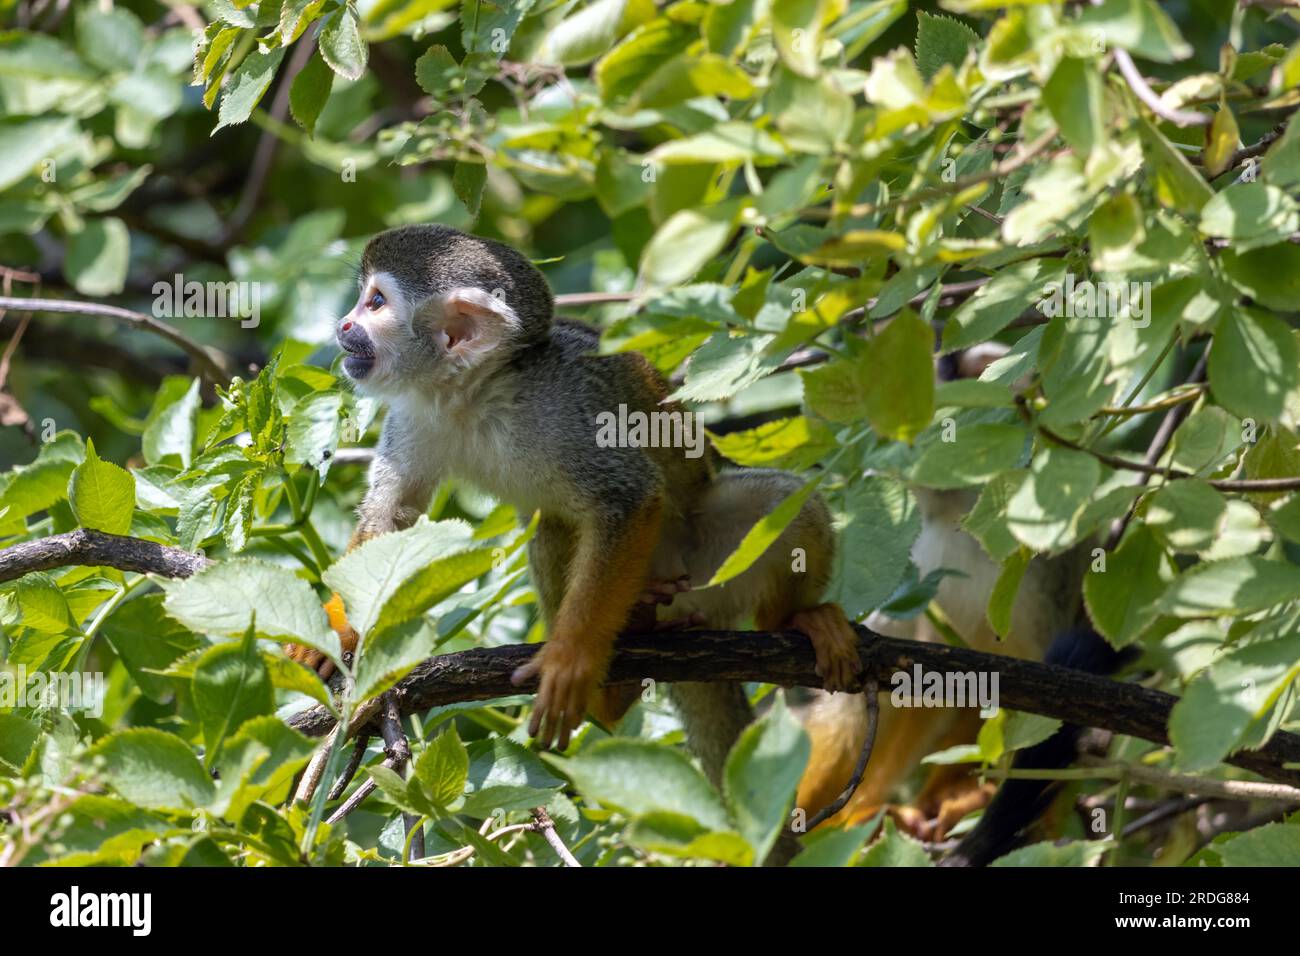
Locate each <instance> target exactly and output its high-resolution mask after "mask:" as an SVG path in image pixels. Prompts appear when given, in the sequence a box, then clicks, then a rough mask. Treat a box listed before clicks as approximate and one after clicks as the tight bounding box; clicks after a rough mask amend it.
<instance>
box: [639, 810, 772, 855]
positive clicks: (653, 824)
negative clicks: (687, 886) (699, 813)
mask: <svg viewBox="0 0 1300 956" xmlns="http://www.w3.org/2000/svg"><path fill="white" fill-rule="evenodd" d="M623 838H624V839H625V840H627V842H628V843H630V844H631V845H633V846H636V847H640V848H641V849H643V850H646V851H648V852H650V853H662V854H665V855H667V856H675V857H681V858H683V859H693V860H713V861H715V862H717V863H723V864H726V865H727V866H752V865H753V864H754V851H753V850H752V849H751V848H750V846H749V843H748V841H746V840H745V838H744V837H742V836H741V835H740V834H739V833H733V832H731V831H724V832H711V831H709V830H706V829H705V828H703V827H701V826H700V825H699V824H698V823H696V822H695V821H694V820H692V819H691V818H690V817H687V816H683V815H682V814H680V813H668V812H666V811H656V812H654V813H647V814H643V815H642V816H639V817H637V818H636V819H634V820H633V821H632V822H631V824H629V825H628V827H627V829H626V830H624V832H623Z"/></svg>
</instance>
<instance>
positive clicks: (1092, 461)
mask: <svg viewBox="0 0 1300 956" xmlns="http://www.w3.org/2000/svg"><path fill="white" fill-rule="evenodd" d="M1100 480H1101V465H1100V464H1099V463H1098V461H1097V459H1096V458H1093V457H1092V456H1091V455H1089V454H1086V453H1085V452H1081V451H1074V450H1073V449H1069V448H1060V447H1050V448H1046V449H1044V450H1043V451H1042V452H1040V453H1039V454H1038V455H1036V456H1035V457H1034V461H1033V464H1031V465H1030V468H1029V477H1028V478H1027V479H1026V480H1025V482H1024V483H1023V484H1022V485H1021V486H1020V487H1019V488H1018V489H1017V490H1016V492H1015V493H1014V494H1013V495H1012V496H1011V500H1010V501H1009V502H1007V523H1008V527H1009V528H1010V529H1011V533H1012V534H1013V535H1014V536H1015V538H1016V540H1017V541H1019V542H1020V543H1021V544H1024V545H1028V546H1029V547H1030V548H1032V549H1033V550H1035V551H1054V550H1056V549H1058V548H1061V547H1065V546H1067V545H1069V544H1071V543H1073V540H1074V536H1075V534H1076V533H1077V528H1076V527H1075V520H1076V517H1077V516H1078V514H1079V512H1080V510H1081V509H1082V508H1083V506H1084V505H1085V504H1086V503H1087V502H1088V500H1089V498H1091V497H1092V493H1093V491H1094V490H1095V489H1096V487H1097V483H1098V482H1099V481H1100Z"/></svg>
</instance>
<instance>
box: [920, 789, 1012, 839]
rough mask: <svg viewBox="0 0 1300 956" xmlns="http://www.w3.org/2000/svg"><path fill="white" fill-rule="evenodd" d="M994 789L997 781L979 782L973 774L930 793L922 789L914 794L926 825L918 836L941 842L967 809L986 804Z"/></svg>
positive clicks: (981, 806) (982, 806)
mask: <svg viewBox="0 0 1300 956" xmlns="http://www.w3.org/2000/svg"><path fill="white" fill-rule="evenodd" d="M927 789H929V788H927ZM996 792H997V786H996V785H994V784H993V783H992V782H988V783H980V782H979V780H978V779H977V778H976V777H975V776H974V775H973V774H971V775H968V776H966V777H963V778H961V779H958V780H953V781H951V782H950V783H949V784H948V785H947V786H945V787H944V788H942V789H939V790H936V791H935V792H933V793H926V792H925V791H922V793H921V794H920V795H919V796H918V797H917V803H918V804H919V809H920V811H921V813H922V815H923V816H924V818H925V827H924V829H923V831H922V833H921V834H920V836H921V837H922V839H926V840H930V841H933V842H935V843H941V842H942V841H944V840H945V839H947V838H948V833H949V831H951V830H952V828H953V827H955V826H956V825H957V824H958V823H960V822H961V820H962V818H963V817H965V816H966V815H967V814H968V813H974V812H975V811H976V810H983V809H984V808H985V807H987V806H988V805H989V801H990V800H992V799H993V794H994V793H996Z"/></svg>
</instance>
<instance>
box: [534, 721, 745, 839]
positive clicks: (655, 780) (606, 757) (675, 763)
mask: <svg viewBox="0 0 1300 956" xmlns="http://www.w3.org/2000/svg"><path fill="white" fill-rule="evenodd" d="M559 766H560V767H561V769H562V770H563V771H564V773H566V774H567V775H568V776H569V778H570V779H572V780H573V783H574V786H576V787H577V788H578V792H579V793H581V794H582V795H583V796H584V797H586V798H587V799H588V800H595V801H598V802H599V803H602V804H606V805H608V806H611V807H618V808H620V809H622V810H624V811H626V812H627V813H629V814H633V815H638V816H639V815H643V814H648V813H655V812H660V811H666V812H668V813H676V814H680V815H681V816H684V817H687V818H689V819H691V820H693V821H695V823H697V824H698V825H699V826H701V827H704V828H705V829H708V830H721V831H726V830H729V829H730V825H729V824H728V822H727V814H726V811H725V810H724V809H723V807H722V801H721V800H719V799H718V795H717V793H715V792H714V790H713V788H712V787H711V786H709V782H708V781H707V780H705V779H704V775H703V774H702V773H700V772H699V771H698V770H696V769H695V767H694V766H692V765H691V762H690V761H689V760H688V759H687V758H686V756H685V755H684V754H683V753H681V751H679V750H675V749H674V748H672V747H668V746H665V745H664V744H658V743H654V742H652V741H649V740H632V739H625V738H613V739H610V740H602V741H600V742H599V743H597V744H595V745H594V746H592V747H591V748H590V749H587V750H584V751H583V752H582V753H580V754H578V755H577V756H575V757H571V758H569V759H568V760H565V761H563V763H561V764H559Z"/></svg>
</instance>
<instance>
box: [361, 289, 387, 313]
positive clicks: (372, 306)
mask: <svg viewBox="0 0 1300 956" xmlns="http://www.w3.org/2000/svg"><path fill="white" fill-rule="evenodd" d="M387 301H388V300H387V299H385V298H384V294H383V293H382V292H375V293H374V294H372V295H371V296H370V298H369V299H367V300H366V308H367V309H369V310H370V311H371V312H374V311H375V310H377V309H382V308H383V307H384V303H385V302H387Z"/></svg>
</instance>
